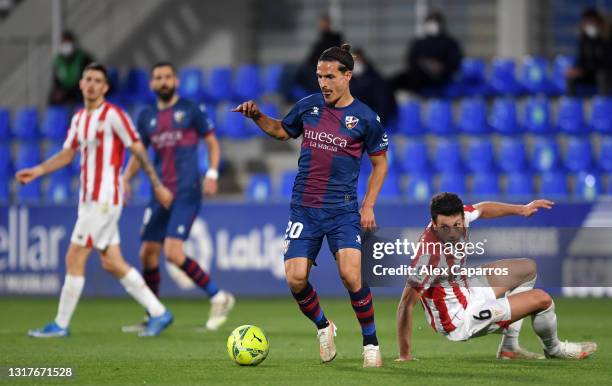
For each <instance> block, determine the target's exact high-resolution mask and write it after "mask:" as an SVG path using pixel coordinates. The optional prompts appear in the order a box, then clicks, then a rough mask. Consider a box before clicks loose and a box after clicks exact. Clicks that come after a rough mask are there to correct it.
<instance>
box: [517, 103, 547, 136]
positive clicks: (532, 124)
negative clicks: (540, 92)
mask: <svg viewBox="0 0 612 386" xmlns="http://www.w3.org/2000/svg"><path fill="white" fill-rule="evenodd" d="M523 126H525V128H526V129H527V131H528V132H530V133H533V134H551V133H553V132H554V128H553V125H551V123H550V106H549V104H548V100H547V99H545V98H529V99H527V102H526V104H525V113H524V116H523Z"/></svg>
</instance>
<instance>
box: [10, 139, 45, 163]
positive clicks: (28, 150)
mask: <svg viewBox="0 0 612 386" xmlns="http://www.w3.org/2000/svg"><path fill="white" fill-rule="evenodd" d="M38 163H40V148H39V145H38V142H31V143H30V142H26V143H22V144H21V145H20V146H19V148H18V149H17V156H16V157H15V167H16V168H17V169H24V168H30V167H32V166H36V165H37V164H38Z"/></svg>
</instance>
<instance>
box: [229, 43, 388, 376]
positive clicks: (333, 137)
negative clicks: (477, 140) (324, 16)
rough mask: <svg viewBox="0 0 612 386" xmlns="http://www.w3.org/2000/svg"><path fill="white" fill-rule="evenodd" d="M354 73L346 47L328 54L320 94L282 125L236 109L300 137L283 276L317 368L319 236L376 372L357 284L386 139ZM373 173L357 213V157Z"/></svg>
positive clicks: (327, 354) (322, 325)
mask: <svg viewBox="0 0 612 386" xmlns="http://www.w3.org/2000/svg"><path fill="white" fill-rule="evenodd" d="M352 70H353V56H352V55H351V53H350V46H349V45H343V46H342V48H340V47H332V48H329V49H327V50H325V51H323V53H322V54H321V56H320V57H319V61H318V64H317V77H318V78H319V86H320V88H321V93H320V94H313V95H311V96H308V97H306V98H304V99H302V100H301V101H299V102H298V103H297V104H296V105H295V106H294V107H293V109H292V110H291V111H290V112H289V114H287V116H286V117H285V118H284V119H283V120H282V121H280V120H277V119H273V118H271V117H268V116H266V115H264V114H263V113H262V112H261V111H260V110H259V108H258V107H257V105H256V104H255V103H254V102H252V101H248V102H245V103H242V104H241V105H239V106H238V107H236V108H235V109H234V111H236V112H240V113H242V114H244V115H245V116H246V117H249V118H251V119H253V121H254V122H255V123H256V124H257V125H258V126H259V127H260V128H261V129H262V130H263V131H265V132H266V133H267V134H268V135H270V136H272V137H273V138H276V139H279V140H283V141H285V140H288V139H289V138H298V137H300V136H302V150H301V154H300V159H299V161H298V168H299V171H298V174H297V177H296V178H295V183H294V185H293V195H292V198H291V212H290V213H291V214H290V216H289V224H288V226H287V231H286V232H285V247H286V250H285V273H286V276H287V283H288V284H289V288H290V289H291V292H292V294H293V297H294V298H295V300H296V301H297V303H298V305H299V307H300V309H301V310H302V312H303V313H304V315H306V316H307V317H308V318H309V319H310V320H312V322H313V323H314V324H315V325H316V327H317V336H318V338H319V344H320V355H321V360H322V361H323V362H329V361H331V360H333V359H334V357H335V356H336V346H335V344H334V335H335V334H336V326H334V323H333V322H332V321H329V320H327V318H326V317H325V314H324V313H323V309H322V308H321V306H320V305H319V297H318V295H317V293H316V291H315V290H314V288H313V287H312V285H311V284H310V283H309V282H308V277H309V275H310V269H311V267H312V265H313V264H314V262H315V259H316V257H317V254H318V253H319V249H320V248H321V244H322V242H323V237H327V244H328V245H329V249H330V250H331V252H332V254H333V255H334V256H335V258H336V263H337V265H338V271H339V273H340V277H341V279H342V282H343V283H344V286H345V287H346V289H347V290H348V292H349V296H350V298H351V304H352V305H353V309H354V311H355V314H356V316H357V319H358V320H359V323H360V325H361V332H362V335H363V346H364V347H363V366H364V367H379V366H381V365H382V359H381V355H380V349H379V346H378V339H377V338H376V326H375V324H374V305H373V302H372V295H371V293H370V288H369V287H368V285H367V284H366V283H364V282H362V280H361V237H360V232H361V229H362V228H363V229H371V228H374V227H375V226H376V221H375V218H374V204H375V203H376V198H377V196H378V193H379V192H380V189H381V187H382V185H383V182H384V179H385V175H386V173H387V156H386V150H387V147H388V140H387V135H386V134H385V130H384V129H383V127H382V125H381V124H380V120H379V118H378V116H377V115H376V113H374V112H373V111H372V110H371V109H370V108H369V107H368V106H366V105H365V104H363V103H362V102H360V101H358V100H357V99H355V98H353V96H352V95H351V92H350V89H349V81H350V80H351V76H352ZM364 151H365V152H367V153H368V156H369V158H370V161H371V162H372V166H373V170H372V174H371V175H370V179H369V181H368V189H367V192H366V196H365V199H364V200H363V203H362V205H361V209H359V205H358V202H357V192H356V190H357V178H358V176H359V170H360V168H359V165H360V162H361V156H362V154H363V152H364Z"/></svg>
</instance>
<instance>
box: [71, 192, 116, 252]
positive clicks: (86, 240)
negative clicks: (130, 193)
mask: <svg viewBox="0 0 612 386" xmlns="http://www.w3.org/2000/svg"><path fill="white" fill-rule="evenodd" d="M122 209H123V207H122V206H120V205H109V204H103V203H99V202H86V203H81V204H80V205H79V216H78V218H77V221H76V224H75V225H74V230H73V231H72V237H71V238H70V242H72V243H74V244H76V245H80V246H82V247H90V248H95V249H98V250H101V251H103V250H105V249H106V248H107V247H108V246H109V245H116V244H119V218H120V217H121V210H122Z"/></svg>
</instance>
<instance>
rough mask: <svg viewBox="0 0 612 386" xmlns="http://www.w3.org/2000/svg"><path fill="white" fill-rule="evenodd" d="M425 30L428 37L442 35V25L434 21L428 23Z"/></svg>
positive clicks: (424, 27)
mask: <svg viewBox="0 0 612 386" xmlns="http://www.w3.org/2000/svg"><path fill="white" fill-rule="evenodd" d="M423 30H424V31H425V35H427V36H437V35H438V34H439V33H440V24H438V22H436V21H432V20H430V21H426V22H425V25H424V26H423Z"/></svg>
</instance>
